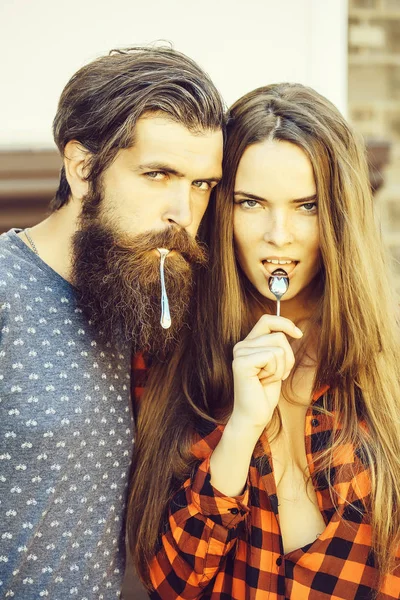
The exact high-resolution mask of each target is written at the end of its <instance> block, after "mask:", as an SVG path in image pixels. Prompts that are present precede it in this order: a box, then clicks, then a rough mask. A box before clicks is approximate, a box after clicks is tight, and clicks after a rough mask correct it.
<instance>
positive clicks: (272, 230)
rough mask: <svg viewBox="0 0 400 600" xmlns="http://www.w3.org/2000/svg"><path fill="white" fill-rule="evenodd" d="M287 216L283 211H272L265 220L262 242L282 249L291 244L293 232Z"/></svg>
mask: <svg viewBox="0 0 400 600" xmlns="http://www.w3.org/2000/svg"><path fill="white" fill-rule="evenodd" d="M292 229H293V228H292V227H291V224H290V218H289V216H288V215H287V214H286V213H285V212H283V211H272V212H270V213H269V215H268V218H267V219H266V228H265V233H264V241H266V242H267V243H269V244H271V245H273V246H276V247H278V248H283V247H284V246H286V245H287V244H290V243H292V242H293V231H292Z"/></svg>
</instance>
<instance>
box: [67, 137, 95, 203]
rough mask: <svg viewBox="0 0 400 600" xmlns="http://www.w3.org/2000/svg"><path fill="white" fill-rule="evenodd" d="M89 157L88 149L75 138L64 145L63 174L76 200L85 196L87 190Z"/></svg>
mask: <svg viewBox="0 0 400 600" xmlns="http://www.w3.org/2000/svg"><path fill="white" fill-rule="evenodd" d="M89 157H90V153H89V151H88V150H86V148H85V147H84V146H82V144H81V143H80V142H78V141H76V140H71V141H70V142H68V144H67V145H66V146H65V149H64V167H65V176H66V178H67V181H68V183H69V187H70V188H71V192H72V197H73V198H76V199H77V200H81V199H82V198H83V196H86V194H87V193H88V190H89V183H88V182H87V181H86V176H87V173H88V159H89Z"/></svg>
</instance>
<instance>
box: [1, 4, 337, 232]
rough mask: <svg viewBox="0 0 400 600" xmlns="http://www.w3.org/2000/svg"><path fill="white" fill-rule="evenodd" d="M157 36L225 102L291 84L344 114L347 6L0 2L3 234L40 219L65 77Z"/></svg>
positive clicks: (52, 173)
mask: <svg viewBox="0 0 400 600" xmlns="http://www.w3.org/2000/svg"><path fill="white" fill-rule="evenodd" d="M159 39H162V40H167V41H170V42H172V43H173V45H174V47H175V48H177V49H178V50H181V51H183V52H185V53H187V54H188V55H189V56H191V57H192V58H194V59H195V60H197V61H198V62H199V63H200V64H201V65H202V66H203V68H205V69H206V70H207V71H208V72H209V74H210V75H211V77H212V78H213V80H214V81H215V83H216V84H217V86H218V87H219V89H220V91H221V93H222V94H223V96H224V98H225V100H226V102H227V104H231V103H232V102H233V101H234V100H236V99H237V98H238V97H239V96H240V95H242V94H243V93H245V92H247V91H249V90H251V89H252V88H255V87H257V86H261V85H265V84H266V83H270V82H278V81H284V80H288V81H299V82H302V83H306V84H308V85H311V86H313V87H315V88H316V89H318V90H319V91H320V92H321V93H323V94H325V95H326V96H328V97H329V98H330V99H331V100H332V101H333V102H335V103H336V104H337V105H338V106H339V108H340V109H341V110H342V111H343V112H346V111H347V41H346V40H347V0H323V2H321V0H279V1H276V0H248V1H247V2H243V1H242V0H202V1H201V2H199V1H198V2H194V1H193V0H169V1H168V2H163V1H162V0H152V1H151V2H146V1H138V0H112V1H110V0H108V1H106V0H97V1H96V0H85V1H84V2H82V1H81V0H68V1H67V2H61V1H60V0H35V1H34V2H32V1H29V0H0V57H1V58H0V75H1V77H0V86H1V94H0V232H2V231H6V230H8V229H9V228H11V227H26V226H29V225H31V224H33V223H35V222H38V221H39V220H40V219H41V218H43V215H44V214H45V211H46V208H47V205H48V201H49V199H50V198H51V196H52V195H53V193H54V191H55V189H56V185H57V179H58V169H59V165H60V159H59V158H58V156H57V153H56V151H55V148H54V144H53V140H52V135H51V124H52V119H53V117H54V114H55V111H56V107H57V101H58V98H59V95H60V93H61V91H62V89H63V87H64V85H65V84H66V83H67V81H68V79H69V78H70V77H71V75H72V74H73V73H74V72H75V71H76V70H77V69H79V68H80V67H81V66H82V65H84V64H85V63H87V62H88V61H90V60H91V59H93V58H95V57H97V56H99V55H101V54H105V53H107V52H108V51H109V50H110V49H111V48H116V47H127V46H132V45H135V44H141V43H149V42H153V41H155V40H159Z"/></svg>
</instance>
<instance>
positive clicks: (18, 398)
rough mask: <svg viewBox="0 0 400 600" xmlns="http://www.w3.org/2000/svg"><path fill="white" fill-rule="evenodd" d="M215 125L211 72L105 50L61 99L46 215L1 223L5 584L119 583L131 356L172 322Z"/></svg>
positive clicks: (217, 157)
mask: <svg viewBox="0 0 400 600" xmlns="http://www.w3.org/2000/svg"><path fill="white" fill-rule="evenodd" d="M223 126H224V108H223V104H222V101H221V98H220V96H219V94H218V92H217V90H216V89H215V87H214V86H213V84H212V82H211V81H210V79H209V78H208V76H207V75H206V74H205V73H204V72H203V71H202V70H201V69H200V68H199V67H198V66H197V65H196V64H195V63H194V62H193V61H192V60H190V59H189V58H187V57H186V56H184V55H182V54H180V53H178V52H176V51H173V50H171V49H169V48H134V49H129V50H126V51H122V50H119V51H114V52H112V53H110V55H108V56H105V57H101V58H99V59H97V60H95V61H94V62H92V63H90V64H88V65H86V66H85V67H83V68H82V69H80V70H79V71H78V72H77V73H76V74H75V75H74V76H73V77H72V79H71V80H70V81H69V83H68V84H67V86H66V87H65V89H64V91H63V93H62V95H61V98H60V102H59V106H58V110H57V114H56V117H55V119H54V139H55V142H56V144H57V146H58V148H59V150H60V152H61V155H62V157H63V168H62V171H61V178H60V185H59V189H58V191H57V193H56V196H55V198H54V199H53V201H52V212H51V214H50V216H49V217H48V218H47V219H46V220H44V221H43V222H41V223H39V224H38V225H36V226H34V227H32V228H31V229H29V230H25V231H20V230H17V229H13V230H11V231H9V232H8V233H6V234H3V235H2V236H0V336H1V337H0V403H1V406H2V413H1V414H2V420H1V425H0V438H1V440H2V449H1V451H0V452H1V454H0V459H1V460H0V465H1V471H0V480H1V508H2V519H1V525H0V534H1V551H0V554H1V557H0V558H1V563H0V564H1V565H2V566H1V568H0V572H1V573H0V581H1V588H2V592H3V593H4V594H5V597H17V598H22V597H23V598H39V597H49V598H54V599H57V598H59V599H62V598H67V597H68V598H69V597H73V598H77V599H78V598H79V599H80V600H83V599H84V598H86V599H94V598H106V599H107V600H108V599H111V598H115V597H118V596H119V594H120V588H121V583H122V577H123V573H124V531H123V529H124V507H125V496H126V488H127V483H128V474H129V468H130V463H131V452H132V444H133V418H132V410H131V406H130V370H131V354H132V351H133V352H136V351H138V350H143V349H145V350H147V351H149V352H152V353H156V354H157V353H164V352H165V351H166V349H167V348H168V347H169V345H170V344H171V343H172V342H173V340H174V339H175V338H176V336H177V333H178V331H179V328H180V327H181V326H182V323H183V322H184V320H185V312H186V309H187V305H188V302H189V300H190V295H191V285H192V279H193V277H192V271H193V269H194V268H195V267H196V265H199V264H202V263H204V261H205V253H204V250H203V249H202V246H201V244H199V243H198V241H196V235H197V231H198V228H199V225H200V223H201V220H202V218H203V215H204V213H205V211H206V209H207V205H208V202H209V198H210V193H211V190H212V188H213V187H214V186H215V185H216V184H217V183H218V181H219V179H220V177H221V163H222V146H223ZM157 248H166V249H167V250H169V251H170V252H169V254H168V255H167V257H166V260H165V286H166V290H167V294H168V298H169V305H170V313H171V327H169V328H165V329H164V328H162V327H161V326H160V311H161V309H160V306H161V285H160V253H159V251H158V250H157Z"/></svg>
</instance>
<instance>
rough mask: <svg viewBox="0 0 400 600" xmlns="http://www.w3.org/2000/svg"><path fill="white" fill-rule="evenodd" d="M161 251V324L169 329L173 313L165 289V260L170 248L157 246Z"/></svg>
mask: <svg viewBox="0 0 400 600" xmlns="http://www.w3.org/2000/svg"><path fill="white" fill-rule="evenodd" d="M157 250H158V252H159V253H160V257H161V262H160V277H161V319H160V325H161V327H162V328H163V329H169V328H170V327H171V314H170V312H169V302H168V296H167V291H166V289H165V279H164V262H165V257H166V256H167V254H169V252H170V251H169V250H168V249H167V248H157Z"/></svg>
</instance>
